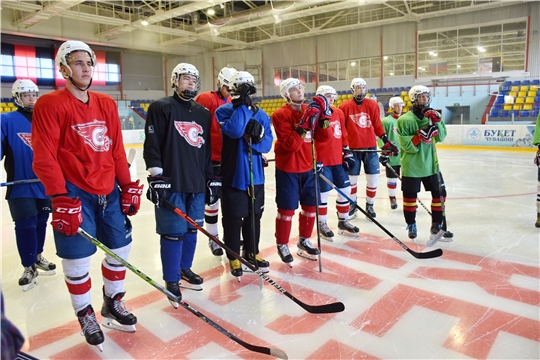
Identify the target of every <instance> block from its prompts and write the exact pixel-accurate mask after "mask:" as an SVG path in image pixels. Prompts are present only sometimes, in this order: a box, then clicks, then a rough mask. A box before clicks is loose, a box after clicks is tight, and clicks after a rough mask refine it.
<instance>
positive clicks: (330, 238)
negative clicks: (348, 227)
mask: <svg viewBox="0 0 540 360" xmlns="http://www.w3.org/2000/svg"><path fill="white" fill-rule="evenodd" d="M321 239H323V240H326V241H328V242H334V238H333V237H327V236H324V235H322V234H321Z"/></svg>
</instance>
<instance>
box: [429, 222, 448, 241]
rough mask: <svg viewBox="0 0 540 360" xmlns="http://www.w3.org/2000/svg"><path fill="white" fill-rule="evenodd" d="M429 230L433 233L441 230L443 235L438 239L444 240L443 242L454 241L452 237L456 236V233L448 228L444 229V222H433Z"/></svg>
mask: <svg viewBox="0 0 540 360" xmlns="http://www.w3.org/2000/svg"><path fill="white" fill-rule="evenodd" d="M429 231H430V232H431V234H433V235H435V234H438V233H439V232H441V236H442V237H441V238H439V240H438V241H442V242H451V241H453V240H452V238H453V237H454V234H453V233H451V232H450V231H448V230H443V228H442V224H437V223H432V224H431V229H430V230H429Z"/></svg>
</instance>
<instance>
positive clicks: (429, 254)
mask: <svg viewBox="0 0 540 360" xmlns="http://www.w3.org/2000/svg"><path fill="white" fill-rule="evenodd" d="M319 176H320V178H321V179H323V180H324V181H325V182H326V183H327V184H328V185H330V186H331V187H332V188H333V189H334V190H336V191H337V192H338V193H340V194H341V195H342V196H343V197H345V198H346V199H347V200H349V202H350V203H351V204H353V205H354V206H356V208H357V209H358V210H360V212H362V213H363V214H364V215H366V217H367V218H368V219H369V220H371V221H373V222H374V223H375V224H376V225H377V226H378V227H380V228H381V230H382V231H384V232H385V233H386V234H387V235H388V236H390V237H391V238H392V240H394V241H395V242H397V243H398V244H399V245H400V246H401V247H402V248H403V249H405V250H407V252H408V253H409V254H411V255H412V256H414V257H415V258H417V259H432V258H436V257H439V256H441V255H442V254H443V252H442V250H441V249H435V250H432V251H428V252H424V253H419V252H416V251H413V250H411V249H409V247H408V246H407V245H405V244H404V243H402V242H401V241H399V240H398V238H396V237H395V236H394V235H393V234H392V233H391V232H390V231H388V230H387V229H386V228H385V227H384V226H382V225H381V224H380V223H379V222H378V221H377V220H375V219H374V218H372V217H371V216H369V214H368V213H367V212H366V211H365V210H364V209H362V208H361V207H360V206H358V204H357V203H356V202H354V201H352V199H351V198H350V197H348V196H347V195H346V194H345V193H344V192H343V191H341V190H340V189H339V188H338V187H337V186H336V185H334V184H333V183H332V182H331V181H330V180H328V179H327V178H326V177H325V176H324V175H323V174H319Z"/></svg>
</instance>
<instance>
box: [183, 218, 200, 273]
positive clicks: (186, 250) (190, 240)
mask: <svg viewBox="0 0 540 360" xmlns="http://www.w3.org/2000/svg"><path fill="white" fill-rule="evenodd" d="M183 243H184V244H183V246H182V257H181V260H180V269H182V270H187V269H191V265H193V258H194V257H195V248H196V247H197V229H195V228H192V227H188V231H187V233H185V234H184V241H183Z"/></svg>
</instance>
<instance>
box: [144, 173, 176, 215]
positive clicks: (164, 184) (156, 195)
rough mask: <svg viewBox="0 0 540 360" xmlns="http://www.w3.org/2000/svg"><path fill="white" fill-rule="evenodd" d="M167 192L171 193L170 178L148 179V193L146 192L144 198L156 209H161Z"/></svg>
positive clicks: (154, 177)
mask: <svg viewBox="0 0 540 360" xmlns="http://www.w3.org/2000/svg"><path fill="white" fill-rule="evenodd" d="M169 191H171V178H170V177H164V176H149V177H148V191H146V198H147V199H148V200H150V201H151V202H153V203H154V205H155V206H156V207H161V202H162V201H163V200H165V199H167V197H168V196H169Z"/></svg>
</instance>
